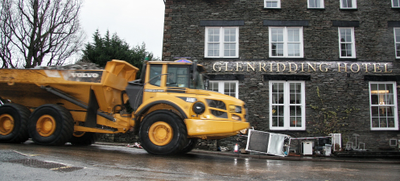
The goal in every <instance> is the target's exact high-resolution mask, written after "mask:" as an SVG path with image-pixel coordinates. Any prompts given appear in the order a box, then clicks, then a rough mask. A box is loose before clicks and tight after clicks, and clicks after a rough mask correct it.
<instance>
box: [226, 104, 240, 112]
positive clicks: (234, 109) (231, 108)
mask: <svg viewBox="0 0 400 181" xmlns="http://www.w3.org/2000/svg"><path fill="white" fill-rule="evenodd" d="M229 112H231V113H242V107H240V106H235V105H229Z"/></svg>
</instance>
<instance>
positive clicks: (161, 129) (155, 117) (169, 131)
mask: <svg viewBox="0 0 400 181" xmlns="http://www.w3.org/2000/svg"><path fill="white" fill-rule="evenodd" d="M139 135H140V139H141V143H142V147H143V148H144V149H145V150H146V151H147V152H149V153H151V154H155V155H170V154H175V153H178V152H179V151H180V150H182V149H183V148H184V146H186V143H187V139H188V138H187V130H186V126H185V124H184V123H183V121H182V119H180V118H179V117H178V116H177V115H175V114H174V113H172V112H169V111H155V112H153V113H150V114H149V115H147V116H146V117H145V119H144V120H143V122H142V125H141V127H140V132H139Z"/></svg>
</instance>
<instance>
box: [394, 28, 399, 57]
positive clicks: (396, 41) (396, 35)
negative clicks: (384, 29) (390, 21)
mask: <svg viewBox="0 0 400 181" xmlns="http://www.w3.org/2000/svg"><path fill="white" fill-rule="evenodd" d="M393 31H394V47H395V51H396V58H400V28H394V29H393Z"/></svg>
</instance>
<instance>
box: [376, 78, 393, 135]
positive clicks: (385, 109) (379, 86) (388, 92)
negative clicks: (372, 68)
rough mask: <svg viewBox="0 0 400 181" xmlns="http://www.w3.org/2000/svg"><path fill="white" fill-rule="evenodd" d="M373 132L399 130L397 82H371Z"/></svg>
mask: <svg viewBox="0 0 400 181" xmlns="http://www.w3.org/2000/svg"><path fill="white" fill-rule="evenodd" d="M369 90H370V91H369V92H370V110H371V116H370V117H371V130H398V118H397V93H396V82H370V83H369Z"/></svg>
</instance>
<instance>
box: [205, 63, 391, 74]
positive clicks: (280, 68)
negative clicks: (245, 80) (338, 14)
mask: <svg viewBox="0 0 400 181" xmlns="http://www.w3.org/2000/svg"><path fill="white" fill-rule="evenodd" d="M392 67H393V64H392V63H391V62H297V61H296V62H290V61H287V62H278V61H257V62H253V61H252V62H250V61H248V62H246V61H235V62H215V63H213V65H212V69H213V71H215V72H287V73H304V72H308V73H312V72H342V73H359V72H360V73H361V72H366V73H368V72H369V73H392Z"/></svg>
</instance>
